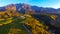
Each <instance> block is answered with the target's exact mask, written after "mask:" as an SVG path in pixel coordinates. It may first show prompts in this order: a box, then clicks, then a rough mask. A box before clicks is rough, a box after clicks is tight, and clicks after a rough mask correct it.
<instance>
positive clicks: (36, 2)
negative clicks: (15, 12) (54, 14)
mask: <svg viewBox="0 0 60 34" xmlns="http://www.w3.org/2000/svg"><path fill="white" fill-rule="evenodd" d="M17 3H25V4H29V5H32V6H39V7H51V8H60V0H0V7H2V6H6V5H9V4H17Z"/></svg>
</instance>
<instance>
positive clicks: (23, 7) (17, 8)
mask: <svg viewBox="0 0 60 34" xmlns="http://www.w3.org/2000/svg"><path fill="white" fill-rule="evenodd" d="M6 9H8V10H15V11H18V12H21V13H26V12H27V11H28V12H29V11H30V13H60V8H59V9H54V8H43V7H38V6H31V5H28V4H24V3H23V4H21V3H19V4H10V5H7V6H4V7H0V11H5V10H6Z"/></svg>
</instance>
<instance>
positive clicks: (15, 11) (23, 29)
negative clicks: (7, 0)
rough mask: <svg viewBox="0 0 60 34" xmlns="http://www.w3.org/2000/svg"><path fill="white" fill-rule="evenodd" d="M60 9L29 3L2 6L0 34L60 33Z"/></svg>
mask: <svg viewBox="0 0 60 34" xmlns="http://www.w3.org/2000/svg"><path fill="white" fill-rule="evenodd" d="M51 11H52V12H51ZM59 11H60V9H53V8H43V7H37V6H30V5H28V4H11V5H7V6H5V7H0V28H1V29H0V34H60V14H59Z"/></svg>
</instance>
